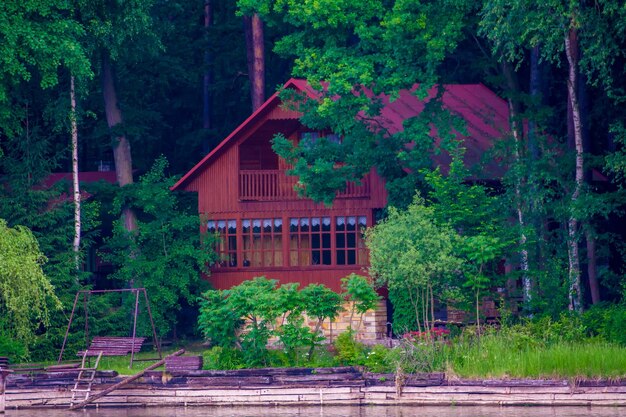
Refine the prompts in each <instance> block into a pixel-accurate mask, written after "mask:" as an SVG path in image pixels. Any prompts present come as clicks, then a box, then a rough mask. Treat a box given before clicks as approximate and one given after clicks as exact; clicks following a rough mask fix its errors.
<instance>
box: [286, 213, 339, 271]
mask: <svg viewBox="0 0 626 417" xmlns="http://www.w3.org/2000/svg"><path fill="white" fill-rule="evenodd" d="M289 265H291V266H308V265H332V257H331V220H330V217H294V218H291V219H289Z"/></svg>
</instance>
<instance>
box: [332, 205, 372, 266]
mask: <svg viewBox="0 0 626 417" xmlns="http://www.w3.org/2000/svg"><path fill="white" fill-rule="evenodd" d="M366 226H367V219H366V217H365V216H358V217H357V216H338V217H336V218H335V247H336V254H337V265H364V264H365V263H366V262H367V250H366V248H365V241H364V239H363V231H364V229H365V227H366Z"/></svg>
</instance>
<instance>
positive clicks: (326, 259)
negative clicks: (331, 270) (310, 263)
mask: <svg viewBox="0 0 626 417" xmlns="http://www.w3.org/2000/svg"><path fill="white" fill-rule="evenodd" d="M322 264H323V265H330V264H331V257H330V251H329V250H325V251H322Z"/></svg>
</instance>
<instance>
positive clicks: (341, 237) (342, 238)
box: [337, 233, 346, 248]
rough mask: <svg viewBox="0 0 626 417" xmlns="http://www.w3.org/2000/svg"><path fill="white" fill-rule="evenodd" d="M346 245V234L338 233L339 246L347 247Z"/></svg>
mask: <svg viewBox="0 0 626 417" xmlns="http://www.w3.org/2000/svg"><path fill="white" fill-rule="evenodd" d="M345 247H346V235H345V234H343V233H340V234H338V235H337V248H345Z"/></svg>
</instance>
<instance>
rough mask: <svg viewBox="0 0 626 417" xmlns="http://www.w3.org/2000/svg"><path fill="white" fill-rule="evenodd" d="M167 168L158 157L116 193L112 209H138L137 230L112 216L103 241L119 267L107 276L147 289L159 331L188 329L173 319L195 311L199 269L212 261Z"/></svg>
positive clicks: (208, 245) (200, 285) (196, 222)
mask: <svg viewBox="0 0 626 417" xmlns="http://www.w3.org/2000/svg"><path fill="white" fill-rule="evenodd" d="M166 168H167V161H166V160H165V159H164V158H160V159H158V160H157V161H156V162H155V164H154V166H153V168H152V169H151V170H150V171H149V172H148V173H146V174H145V175H143V176H142V177H141V178H140V180H139V183H138V184H135V186H133V187H128V188H127V189H125V192H124V193H121V194H119V195H118V196H117V197H116V199H115V201H114V210H115V211H114V213H116V214H117V213H119V212H120V211H121V210H122V207H131V208H132V209H133V210H135V211H136V213H137V214H138V220H137V229H136V231H135V233H134V235H132V236H131V235H129V234H128V233H127V231H126V228H125V227H124V225H123V224H122V223H121V220H118V221H116V222H115V224H114V230H113V236H112V237H111V238H110V239H109V240H108V242H107V245H106V246H107V248H108V250H109V251H110V252H109V253H104V254H103V255H104V256H105V258H107V259H109V260H110V261H111V262H112V263H113V264H114V265H115V266H116V267H117V268H118V269H117V270H116V271H115V272H114V273H113V274H112V275H111V277H110V278H111V279H117V280H119V281H120V282H122V283H128V282H129V281H134V282H135V284H136V285H140V286H143V287H145V288H146V290H147V292H148V295H149V297H150V300H151V302H152V305H153V310H152V312H153V315H154V321H155V325H156V327H157V331H158V333H159V334H160V335H162V336H163V335H166V334H168V333H170V332H171V331H174V330H175V329H177V328H178V330H183V331H184V330H187V331H188V330H189V329H183V328H180V326H178V324H177V323H180V322H181V321H182V319H183V317H184V316H186V315H191V316H192V317H193V316H195V315H196V314H197V310H196V307H195V306H196V298H197V296H198V295H199V294H200V293H201V291H202V290H203V288H204V286H205V285H206V282H204V281H203V280H202V274H204V273H208V270H207V268H208V266H209V265H210V264H211V263H213V262H214V261H215V260H216V257H215V256H216V255H215V252H214V251H213V250H212V247H213V246H212V245H213V243H214V241H213V240H212V237H211V236H204V237H203V238H202V239H201V236H199V233H198V228H199V219H198V216H197V215H196V214H195V213H193V209H192V208H191V207H190V206H184V205H183V204H181V202H180V201H179V200H178V199H177V197H176V196H175V195H173V194H172V193H171V192H170V191H169V187H170V186H172V185H173V184H174V182H175V181H174V179H173V178H167V177H165V169H166ZM129 253H133V254H135V256H128V254H129ZM189 319H190V318H187V319H186V320H187V321H189ZM191 321H195V320H193V319H191ZM174 334H176V333H174Z"/></svg>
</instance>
